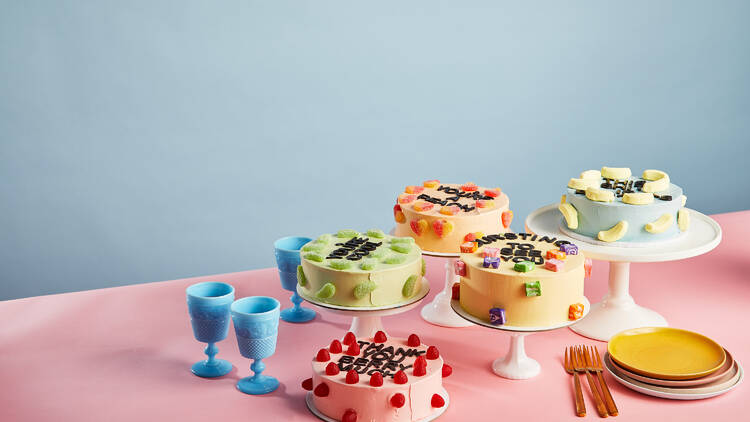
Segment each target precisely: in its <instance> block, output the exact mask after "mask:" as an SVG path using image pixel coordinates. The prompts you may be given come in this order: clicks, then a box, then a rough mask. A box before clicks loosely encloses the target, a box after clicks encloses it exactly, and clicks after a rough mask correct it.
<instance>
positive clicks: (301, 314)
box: [273, 236, 315, 322]
mask: <svg viewBox="0 0 750 422" xmlns="http://www.w3.org/2000/svg"><path fill="white" fill-rule="evenodd" d="M311 240H312V239H310V238H308V237H298V236H289V237H282V238H281V239H279V240H277V241H275V242H274V243H273V248H274V250H275V253H276V265H277V266H278V267H279V277H280V278H281V287H283V288H284V289H285V290H289V291H291V292H293V293H292V297H291V300H292V303H294V307H293V308H287V309H284V310H283V311H281V319H283V320H284V321H286V322H307V321H310V320H312V319H314V318H315V311H313V310H312V309H308V308H303V307H301V306H299V305H300V303H302V298H301V297H299V295H298V294H297V267H298V266H299V264H300V258H299V251H300V248H301V247H302V246H304V245H305V243H307V242H309V241H311Z"/></svg>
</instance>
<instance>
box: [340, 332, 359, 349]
mask: <svg viewBox="0 0 750 422" xmlns="http://www.w3.org/2000/svg"><path fill="white" fill-rule="evenodd" d="M356 342H357V337H355V336H354V333H353V332H351V331H349V332H348V333H346V334H344V340H343V341H342V343H344V346H348V345H350V344H352V343H356Z"/></svg>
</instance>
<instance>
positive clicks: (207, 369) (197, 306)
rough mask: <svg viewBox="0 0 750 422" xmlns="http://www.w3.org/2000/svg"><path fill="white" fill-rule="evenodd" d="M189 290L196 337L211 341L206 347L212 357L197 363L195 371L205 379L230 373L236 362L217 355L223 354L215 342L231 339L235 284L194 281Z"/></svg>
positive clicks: (191, 316)
mask: <svg viewBox="0 0 750 422" xmlns="http://www.w3.org/2000/svg"><path fill="white" fill-rule="evenodd" d="M186 292H187V305H188V313H189V314H190V322H191V323H192V325H193V334H194V335H195V339H196V340H198V341H200V342H203V343H208V346H206V350H205V353H206V355H208V359H206V360H202V361H200V362H196V363H195V364H194V365H193V367H192V371H193V373H194V374H195V375H198V376H199V377H204V378H213V377H220V376H222V375H226V374H227V373H229V371H231V370H232V364H231V363H229V362H227V361H225V360H223V359H216V358H215V357H214V356H216V354H217V353H219V348H218V347H216V344H215V343H216V342H218V341H221V340H224V339H225V338H227V333H228V332H229V308H230V306H231V305H232V302H233V301H234V287H232V285H230V284H226V283H219V282H215V281H207V282H204V283H198V284H193V285H192V286H190V287H188V288H187V291H186Z"/></svg>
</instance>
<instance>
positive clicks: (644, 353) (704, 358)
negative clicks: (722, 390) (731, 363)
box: [607, 327, 727, 380]
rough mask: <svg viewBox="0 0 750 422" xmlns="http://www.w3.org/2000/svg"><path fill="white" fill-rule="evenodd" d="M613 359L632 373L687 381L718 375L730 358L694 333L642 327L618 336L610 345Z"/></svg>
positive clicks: (608, 348)
mask: <svg viewBox="0 0 750 422" xmlns="http://www.w3.org/2000/svg"><path fill="white" fill-rule="evenodd" d="M607 350H608V351H609V354H610V356H611V357H612V359H613V360H614V361H615V362H617V363H618V364H619V365H621V366H623V367H624V368H627V369H629V370H631V371H633V372H636V373H638V374H641V375H645V376H647V377H652V378H660V379H665V380H686V379H693V378H698V377H702V376H706V375H708V374H710V373H712V372H715V371H716V370H718V369H719V368H721V366H722V365H724V361H725V360H726V358H727V356H726V353H724V349H723V348H722V347H721V346H719V344H718V343H716V342H715V341H713V340H711V339H710V338H708V337H705V336H702V335H700V334H698V333H694V332H692V331H686V330H680V329H677V328H668V327H643V328H634V329H632V330H625V331H622V332H620V333H617V334H616V335H615V336H614V337H612V338H611V339H610V340H609V344H608V345H607Z"/></svg>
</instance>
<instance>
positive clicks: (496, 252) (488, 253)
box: [482, 248, 500, 258]
mask: <svg viewBox="0 0 750 422" xmlns="http://www.w3.org/2000/svg"><path fill="white" fill-rule="evenodd" d="M499 256H500V249H498V248H484V249H482V257H484V258H497V257H499Z"/></svg>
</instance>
